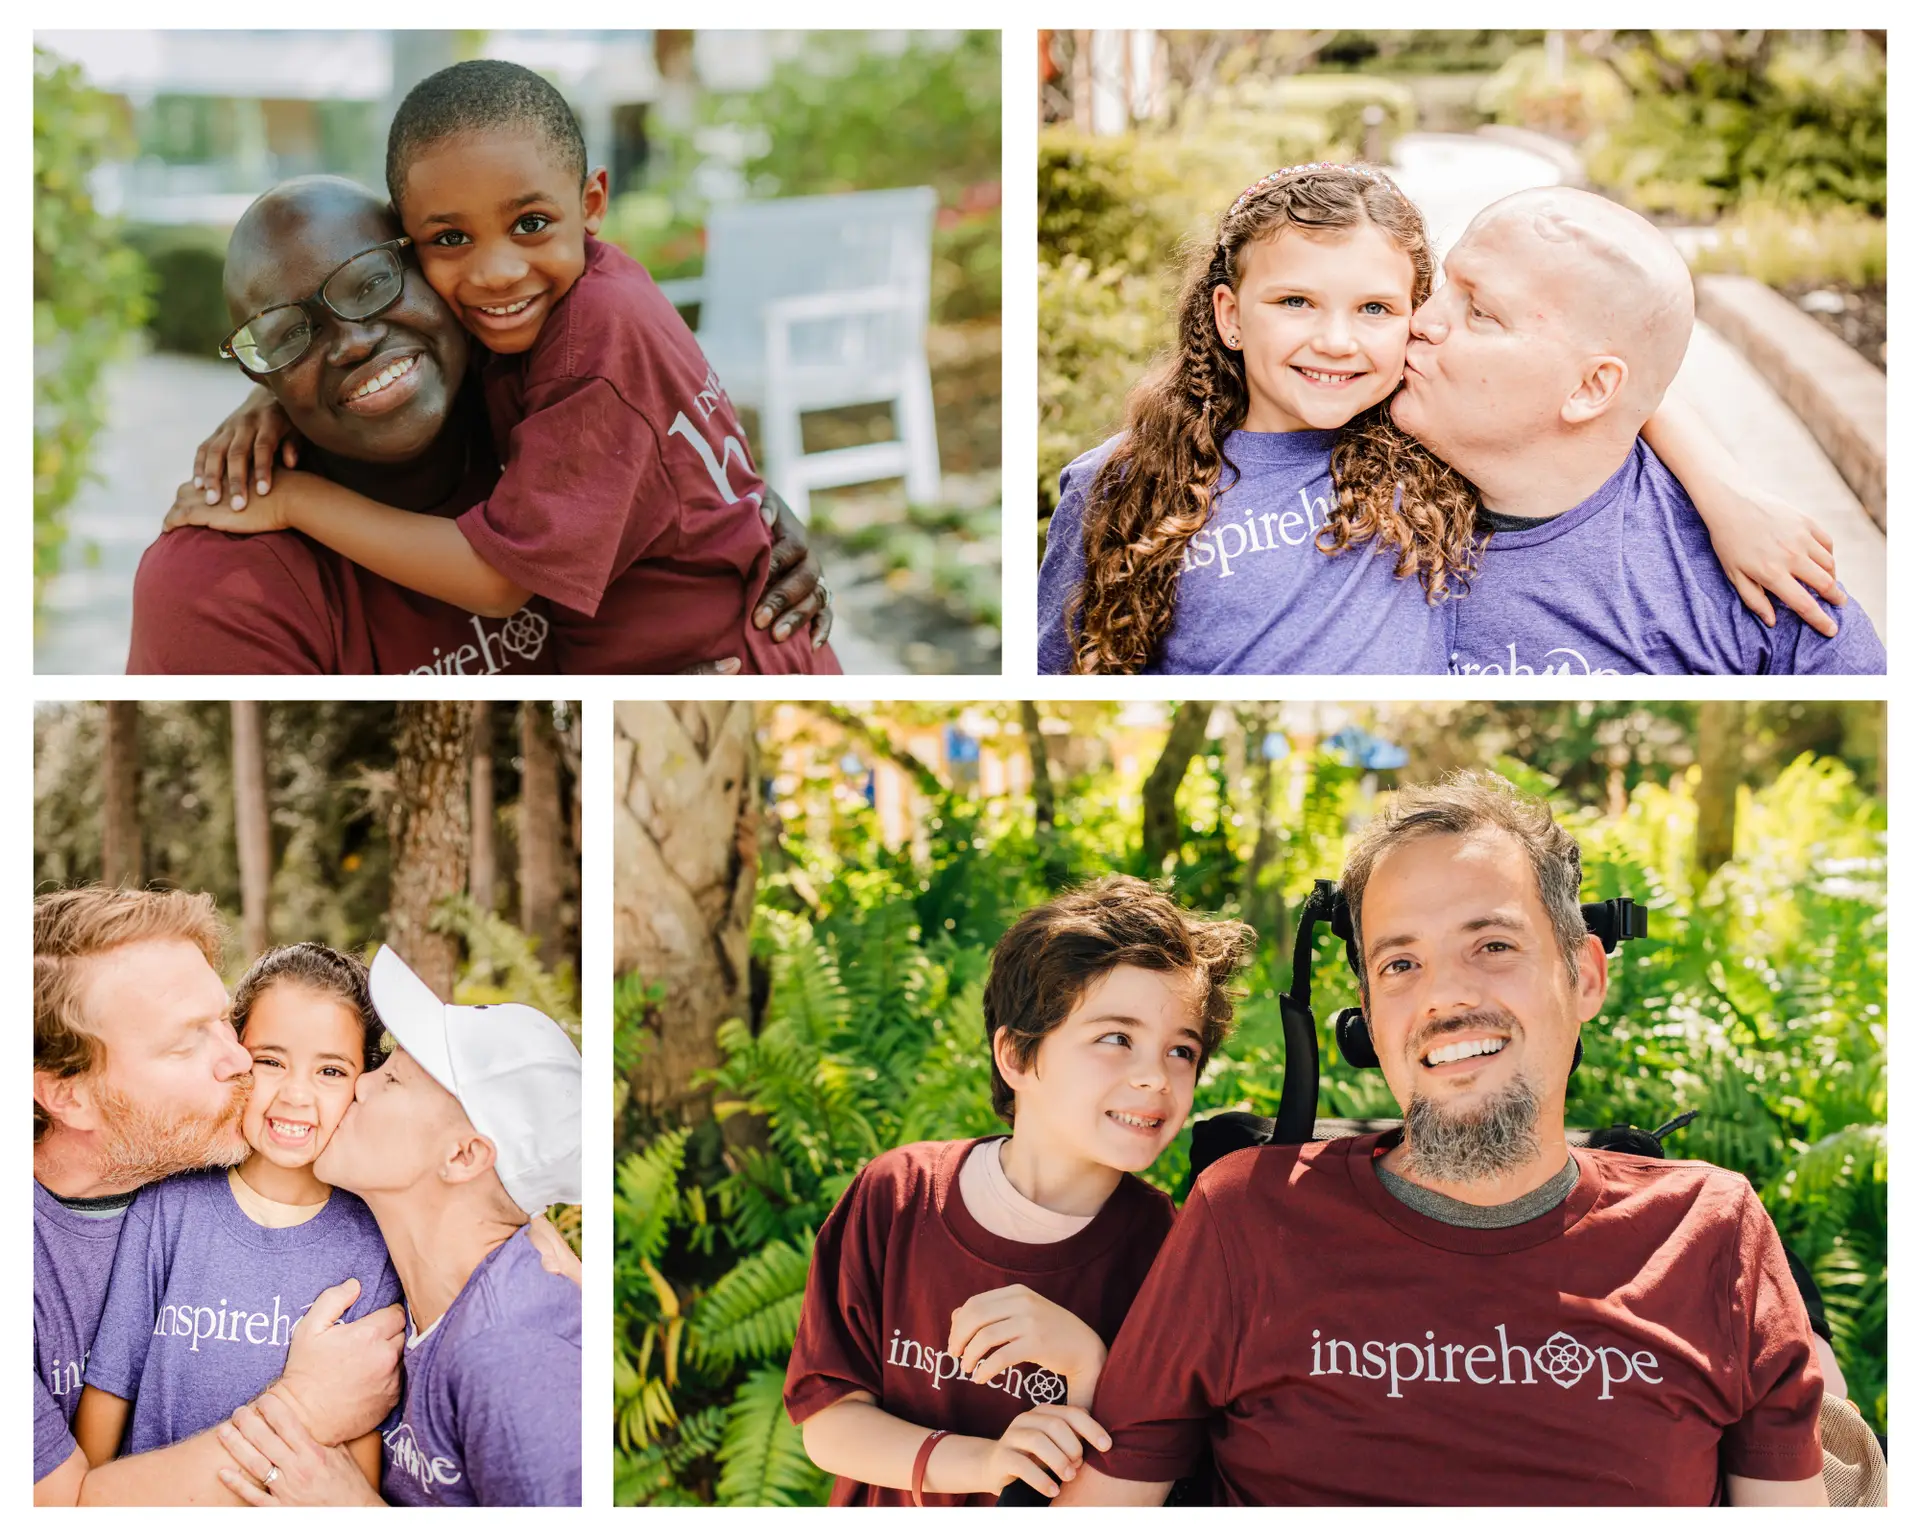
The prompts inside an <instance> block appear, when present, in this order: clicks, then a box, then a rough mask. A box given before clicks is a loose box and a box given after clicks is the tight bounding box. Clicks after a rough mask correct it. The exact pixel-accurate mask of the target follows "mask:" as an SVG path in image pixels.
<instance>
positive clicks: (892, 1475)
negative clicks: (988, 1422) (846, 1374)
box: [800, 1392, 1111, 1498]
mask: <svg viewBox="0 0 1920 1536" xmlns="http://www.w3.org/2000/svg"><path fill="white" fill-rule="evenodd" d="M931 1433H932V1431H931V1430H928V1429H924V1428H922V1427H921V1426H920V1425H918V1424H909V1423H908V1422H907V1421H906V1420H905V1419H901V1418H896V1417H895V1416H894V1415H893V1414H890V1413H888V1412H887V1411H886V1410H885V1409H884V1408H882V1407H880V1406H879V1404H877V1403H876V1402H875V1401H874V1400H873V1396H872V1394H871V1393H867V1392H850V1393H848V1394H847V1396H845V1397H843V1398H841V1399H840V1400H839V1401H838V1402H837V1403H833V1404H831V1405H830V1406H828V1407H826V1408H823V1409H821V1410H820V1411H819V1412H818V1413H816V1414H814V1415H813V1416H812V1417H811V1418H809V1419H807V1421H806V1422H805V1423H804V1424H802V1425H801V1426H800V1436H801V1440H802V1442H803V1443H804V1444H805V1446H806V1448H807V1455H808V1457H809V1458H810V1459H811V1460H812V1461H813V1464H814V1465H815V1466H817V1467H820V1468H822V1469H824V1470H825V1471H828V1472H831V1473H833V1474H834V1475H835V1476H836V1477H846V1478H851V1479H852V1480H853V1481H855V1482H859V1483H866V1484H869V1485H870V1486H872V1487H875V1488H904V1489H911V1488H912V1487H913V1463H914V1460H915V1458H916V1457H918V1456H919V1454H920V1448H921V1447H922V1446H923V1445H925V1444H926V1440H927V1436H928V1435H929V1434H931ZM1083 1442H1084V1443H1090V1444H1093V1445H1096V1446H1098V1447H1099V1448H1100V1449H1101V1450H1105V1449H1107V1447H1108V1446H1109V1444H1110V1443H1111V1442H1110V1441H1109V1440H1108V1439H1107V1433H1106V1431H1105V1430H1103V1429H1102V1428H1101V1427H1100V1426H1099V1425H1098V1424H1096V1423H1094V1421H1093V1419H1092V1417H1091V1416H1090V1415H1089V1414H1088V1413H1087V1411H1086V1410H1085V1409H1084V1408H1074V1407H1069V1406H1068V1405H1066V1404H1062V1403H1056V1404H1049V1405H1047V1406H1045V1407H1040V1408H1032V1409H1029V1410H1028V1411H1027V1412H1025V1413H1023V1414H1021V1415H1020V1416H1019V1417H1018V1418H1017V1419H1015V1420H1014V1421H1013V1422H1012V1423H1011V1424H1009V1425H1008V1426H1007V1428H1006V1431H1005V1433H1004V1434H1002V1435H1001V1436H1000V1438H999V1439H997V1440H988V1439H986V1438H984V1437H982V1436H979V1435H945V1436H943V1437H942V1438H941V1439H940V1440H939V1441H938V1442H936V1444H935V1445H934V1448H933V1452H932V1454H931V1455H930V1456H929V1457H928V1458H927V1466H926V1471H925V1473H924V1475H923V1476H922V1478H921V1483H920V1487H921V1491H922V1492H923V1493H947V1494H962V1495H964V1494H969V1493H998V1492H999V1491H1000V1490H1001V1489H1002V1488H1004V1487H1006V1486H1007V1484H1008V1483H1011V1482H1025V1483H1028V1484H1030V1485H1031V1486H1032V1487H1034V1488H1035V1489H1037V1490H1038V1491H1039V1492H1041V1493H1042V1494H1044V1495H1046V1497H1048V1498H1052V1497H1053V1496H1054V1495H1055V1494H1056V1493H1058V1492H1059V1491H1060V1485H1061V1484H1062V1483H1063V1482H1067V1481H1071V1480H1072V1478H1073V1477H1074V1476H1076V1475H1077V1474H1078V1472H1079V1470H1080V1464H1081V1461H1082V1459H1083V1457H1084V1455H1085V1452H1084V1450H1083V1449H1082V1446H1083Z"/></svg>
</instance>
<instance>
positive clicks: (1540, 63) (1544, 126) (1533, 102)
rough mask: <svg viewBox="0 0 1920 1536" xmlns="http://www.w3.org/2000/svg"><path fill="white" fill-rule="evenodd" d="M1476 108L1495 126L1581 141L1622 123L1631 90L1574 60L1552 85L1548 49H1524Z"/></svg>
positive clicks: (1608, 73) (1599, 68) (1484, 90)
mask: <svg viewBox="0 0 1920 1536" xmlns="http://www.w3.org/2000/svg"><path fill="white" fill-rule="evenodd" d="M1474 105H1475V106H1476V107H1478V108H1479V110H1480V111H1481V112H1482V113H1484V114H1485V115H1486V116H1487V117H1490V118H1491V119H1493V121H1494V122H1496V123H1508V124H1511V125H1512V126H1514V127H1516V128H1531V129H1533V130H1534V131H1535V132H1538V133H1551V134H1556V135H1559V136H1560V137H1563V138H1567V139H1572V140H1576V141H1577V140H1580V139H1584V138H1586V137H1587V136H1588V135H1589V134H1592V133H1595V132H1597V131H1599V130H1600V129H1602V128H1607V127H1610V126H1612V125H1614V124H1616V123H1619V122H1622V121H1623V120H1624V119H1625V118H1626V116H1627V113H1628V112H1629V111H1630V110H1631V105H1632V104H1631V100H1630V98H1629V97H1628V94H1627V88H1626V85H1625V84H1624V83H1623V82H1622V81H1621V79H1620V77H1619V76H1618V75H1616V74H1615V73H1614V72H1613V71H1612V70H1610V69H1608V68H1607V67H1606V66H1605V65H1604V64H1597V63H1595V62H1593V61H1592V60H1591V59H1587V58H1583V57H1580V56H1579V55H1570V56H1569V57H1568V58H1567V60H1566V64H1565V67H1564V68H1563V69H1562V71H1561V74H1560V78H1559V79H1558V80H1553V79H1550V78H1549V76H1548V72H1547V50H1546V49H1544V48H1523V49H1521V50H1520V51H1519V52H1518V53H1516V54H1514V55H1513V57H1512V58H1510V59H1508V60H1507V61H1506V63H1504V64H1502V65H1501V66H1500V68H1499V69H1498V70H1497V71H1496V72H1495V73H1494V75H1493V77H1492V78H1491V79H1490V80H1487V81H1486V82H1485V83H1483V84H1482V85H1481V87H1480V89H1479V91H1478V93H1477V94H1476V95H1475V97H1474Z"/></svg>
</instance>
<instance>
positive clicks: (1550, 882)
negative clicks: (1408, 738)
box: [1340, 770, 1587, 1001]
mask: <svg viewBox="0 0 1920 1536" xmlns="http://www.w3.org/2000/svg"><path fill="white" fill-rule="evenodd" d="M1489 828H1490V829H1493V830H1496V831H1500V832H1505V833H1506V834H1507V835H1508V836H1509V837H1511V838H1513V839H1514V840H1515V841H1516V842H1517V843H1519V844H1520V846H1521V847H1522V848H1523V849H1525V850H1526V854H1527V858H1528V860H1529V861H1530V862H1531V863H1532V865H1533V874H1534V879H1535V880H1536V881H1537V882H1538V883H1539V887H1540V901H1541V904H1542V905H1543V906H1544V907H1545V908H1546V909H1547V917H1548V920H1549V921H1550V922H1551V923H1552V924H1553V937H1554V942H1555V943H1556V944H1557V945H1558V946H1559V949H1560V958H1561V959H1562V960H1564V961H1565V962H1566V966H1567V975H1568V977H1569V978H1571V979H1572V980H1573V981H1575V982H1576V983H1577V982H1578V981H1579V979H1580V951H1581V950H1582V949H1583V948H1585V946H1586V942H1587V921H1586V918H1585V917H1583V916H1582V915H1581V912H1580V845H1579V844H1578V843H1577V842H1575V841H1574V839H1573V834H1572V833H1570V832H1568V831H1567V829H1566V828H1565V827H1563V826H1561V825H1560V823H1559V822H1557V821H1555V820H1554V819H1553V810H1552V808H1551V807H1550V806H1549V805H1548V804H1547V803H1546V801H1544V800H1536V799H1534V798H1533V797H1532V796H1531V795H1523V794H1522V793H1521V792H1520V791H1519V790H1517V789H1515V788H1514V787H1513V785H1511V784H1509V783H1508V782H1507V781H1506V780H1505V779H1503V778H1501V777H1500V776H1499V775H1498V774H1496V773H1486V772H1483V771H1479V770H1462V771H1460V772H1457V773H1452V774H1449V775H1448V776H1447V777H1446V778H1444V779H1442V780H1441V781H1440V782H1439V783H1437V784H1421V785H1416V786H1414V787H1412V788H1409V789H1403V790H1400V791H1399V792H1398V793H1397V794H1395V795H1394V797H1393V799H1392V800H1391V801H1390V802H1389V803H1388V805H1387V808H1386V809H1385V810H1384V811H1382V812H1381V813H1380V814H1379V815H1378V816H1376V817H1374V819H1373V820H1372V821H1370V822H1368V823H1367V825H1366V826H1365V827H1363V828H1361V830H1360V835H1359V836H1358V837H1357V838H1355V839H1354V843H1353V847H1352V849H1351V850H1350V851H1349V852H1348V854H1347V867H1346V868H1345V869H1344V870H1343V871H1342V872H1341V875H1340V894H1341V895H1343V896H1344V897H1346V899H1347V911H1348V912H1349V913H1350V914H1351V915H1352V918H1353V942H1354V948H1355V950H1356V952H1357V953H1358V954H1359V957H1360V996H1361V998H1362V1000H1363V1001H1364V999H1365V998H1366V995H1367V964H1366V960H1367V949H1366V940H1365V938H1364V937H1363V936H1362V934H1361V932H1360V903H1361V901H1362V899H1363V898H1364V897H1365V896H1366V893H1367V881H1368V880H1369V879H1371V878H1372V876H1373V872H1374V870H1375V868H1377V867H1378V865H1379V863H1380V861H1381V859H1383V858H1385V857H1386V856H1387V854H1389V853H1390V852H1392V851H1393V850H1394V849H1395V848H1398V847H1400V846H1401V845H1402V844H1404V843H1410V842H1412V841H1413V840H1414V839H1415V838H1419V837H1430V836H1432V835H1434V834H1435V833H1453V834H1455V835H1461V836H1464V835H1465V834H1466V833H1469V832H1479V831H1483V830H1486V829H1489Z"/></svg>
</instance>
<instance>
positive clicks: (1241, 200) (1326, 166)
mask: <svg viewBox="0 0 1920 1536" xmlns="http://www.w3.org/2000/svg"><path fill="white" fill-rule="evenodd" d="M1303 171H1346V172H1347V173H1348V174H1349V175H1353V176H1364V177H1366V179H1367V180H1368V181H1376V182H1378V183H1379V184H1380V185H1381V186H1383V187H1385V188H1386V189H1387V190H1388V191H1389V192H1394V193H1397V194H1398V195H1400V196H1401V197H1405V196H1406V194H1405V193H1404V192H1401V191H1400V189H1399V188H1398V187H1396V186H1395V185H1394V184H1393V182H1392V181H1390V180H1389V179H1388V178H1387V177H1386V176H1385V175H1383V174H1382V173H1381V172H1379V171H1376V170H1375V169H1374V168H1373V167H1372V166H1370V165H1339V164H1336V163H1335V162H1334V161H1332V160H1310V161H1308V162H1307V163H1306V164H1305V165H1283V166H1281V167H1280V169H1279V170H1277V171H1269V172H1268V173H1267V174H1266V175H1264V176H1262V177H1261V178H1260V179H1259V180H1258V181H1256V182H1255V183H1254V184H1253V185H1252V186H1250V187H1248V188H1247V190H1246V191H1244V192H1242V193H1241V194H1240V195H1239V196H1238V197H1236V198H1235V199H1234V200H1233V206H1232V207H1231V208H1229V209H1228V210H1227V211H1226V214H1225V217H1226V218H1229V219H1230V218H1232V217H1233V216H1234V215H1235V214H1236V213H1238V212H1239V211H1240V210H1241V209H1242V208H1244V207H1246V205H1247V199H1248V198H1250V197H1252V196H1253V195H1254V194H1255V193H1256V192H1258V191H1259V190H1260V189H1261V188H1262V187H1270V186H1272V185H1273V184H1274V183H1275V182H1276V181H1279V180H1280V179H1281V178H1282V177H1283V176H1298V175H1299V174H1300V173H1301V172H1303Z"/></svg>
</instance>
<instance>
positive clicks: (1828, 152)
mask: <svg viewBox="0 0 1920 1536" xmlns="http://www.w3.org/2000/svg"><path fill="white" fill-rule="evenodd" d="M1689 36H1691V35H1689ZM1621 68H1622V72H1623V74H1624V75H1625V76H1626V77H1627V78H1628V79H1629V80H1630V81H1631V82H1632V85H1633V107H1632V111H1631V114H1630V115H1629V116H1628V118H1627V119H1626V121H1625V122H1623V123H1621V124H1619V125H1618V126H1617V127H1615V128H1613V129H1611V130H1609V131H1607V132H1605V133H1602V134H1600V135H1597V136H1596V137H1595V139H1594V140H1592V141H1591V142H1590V143H1589V145H1588V155H1587V168H1588V174H1589V175H1591V176H1592V177H1593V179H1594V180H1595V181H1596V182H1598V183H1599V184H1601V185H1602V186H1604V187H1606V188H1608V189H1609V190H1612V191H1613V192H1615V193H1617V194H1618V195H1620V196H1622V197H1623V198H1625V199H1627V200H1629V201H1631V202H1633V203H1635V204H1636V205H1637V206H1639V207H1640V208H1643V209H1645V210H1647V211H1649V212H1652V213H1669V214H1675V215H1679V216H1682V217H1686V218H1694V219H1703V218H1711V217H1712V216H1714V215H1716V214H1718V213H1721V212H1723V211H1725V210H1727V209H1730V208H1732V207H1734V206H1735V205H1737V204H1738V203H1740V202H1742V201H1746V200H1749V199H1766V200H1769V201H1772V202H1775V203H1781V204H1789V205H1805V206H1810V207H1827V206H1832V205H1833V204H1836V203H1845V204H1851V205H1852V206H1854V207H1856V208H1859V209H1861V210H1863V211H1865V212H1867V213H1870V214H1873V215H1875V216H1876V217H1884V216H1885V214H1886V204H1887V96H1886V61H1885V59H1884V57H1882V56H1880V55H1878V54H1875V53H1872V52H1869V51H1862V50H1856V49H1854V48H1852V47H1851V46H1835V44H1834V43H1833V42H1832V41H1831V37H1829V40H1828V41H1827V42H1826V43H1825V44H1824V45H1814V46H1793V47H1781V48H1774V47H1772V46H1771V45H1770V44H1769V43H1767V42H1766V40H1765V39H1761V40H1758V41H1752V42H1749V41H1747V40H1745V39H1741V40H1739V41H1735V42H1730V41H1728V40H1726V39H1724V38H1718V39H1714V40H1712V41H1707V40H1701V39H1694V40H1692V41H1688V40H1687V38H1685V37H1679V36H1675V35H1669V34H1664V33H1662V34H1655V35H1654V37H1653V39H1652V40H1650V41H1649V42H1647V43H1646V44H1644V45H1643V46H1641V47H1640V48H1638V49H1634V50H1630V51H1629V52H1627V53H1626V55H1625V56H1624V58H1623V59H1622V61H1621ZM1676 82H1678V88H1676Z"/></svg>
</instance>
